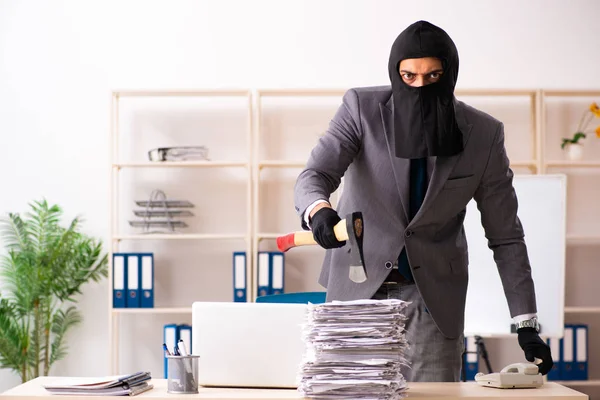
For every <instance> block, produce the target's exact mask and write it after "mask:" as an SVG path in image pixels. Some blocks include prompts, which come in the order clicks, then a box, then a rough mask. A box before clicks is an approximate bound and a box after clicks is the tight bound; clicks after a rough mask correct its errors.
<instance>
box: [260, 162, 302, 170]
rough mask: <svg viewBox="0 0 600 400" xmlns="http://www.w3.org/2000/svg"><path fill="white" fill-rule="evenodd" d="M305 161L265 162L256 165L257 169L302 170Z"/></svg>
mask: <svg viewBox="0 0 600 400" xmlns="http://www.w3.org/2000/svg"><path fill="white" fill-rule="evenodd" d="M305 166H306V161H287V160H267V161H261V162H259V163H258V168H259V169H260V168H265V167H272V168H304V167H305Z"/></svg>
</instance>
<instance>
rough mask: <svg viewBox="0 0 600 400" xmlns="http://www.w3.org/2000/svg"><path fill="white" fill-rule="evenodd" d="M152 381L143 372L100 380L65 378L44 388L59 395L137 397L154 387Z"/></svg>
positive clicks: (100, 378)
mask: <svg viewBox="0 0 600 400" xmlns="http://www.w3.org/2000/svg"><path fill="white" fill-rule="evenodd" d="M150 379H152V377H151V376H150V372H143V371H142V372H137V373H135V374H130V375H116V376H105V377H98V378H64V379H59V380H56V381H54V382H52V383H50V384H47V385H44V388H45V389H46V390H47V391H49V392H50V393H52V394H57V395H77V394H79V395H84V396H136V395H138V394H140V393H144V392H146V391H148V390H150V389H152V388H153V387H154V385H153V384H151V383H149V382H150Z"/></svg>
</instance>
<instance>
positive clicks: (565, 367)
mask: <svg viewBox="0 0 600 400" xmlns="http://www.w3.org/2000/svg"><path fill="white" fill-rule="evenodd" d="M573 333H574V332H573V325H570V324H565V330H564V335H563V338H562V339H560V340H561V342H562V358H561V360H562V361H561V367H562V368H561V369H560V377H561V379H562V380H565V381H572V380H574V379H575V378H574V377H573V370H574V369H575V349H574V345H575V340H574V339H573Z"/></svg>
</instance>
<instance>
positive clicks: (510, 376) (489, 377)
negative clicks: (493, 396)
mask: <svg viewBox="0 0 600 400" xmlns="http://www.w3.org/2000/svg"><path fill="white" fill-rule="evenodd" d="M475 381H476V382H477V383H478V384H480V385H482V386H489V387H495V388H501V389H516V388H538V387H540V386H542V385H543V384H544V379H543V377H542V374H540V373H539V371H538V366H537V365H535V364H533V363H514V364H510V365H507V366H506V367H504V368H502V370H501V371H500V372H494V373H491V374H484V373H482V372H479V373H478V374H477V375H475Z"/></svg>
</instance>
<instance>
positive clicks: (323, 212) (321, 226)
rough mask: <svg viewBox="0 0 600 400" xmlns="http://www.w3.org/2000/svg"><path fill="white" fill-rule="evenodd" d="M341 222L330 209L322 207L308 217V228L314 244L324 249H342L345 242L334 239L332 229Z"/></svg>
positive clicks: (336, 214)
mask: <svg viewBox="0 0 600 400" xmlns="http://www.w3.org/2000/svg"><path fill="white" fill-rule="evenodd" d="M340 221H341V218H340V216H339V215H338V213H337V212H336V211H335V210H334V209H333V208H331V207H323V208H321V209H319V210H318V211H317V212H315V213H314V215H313V216H312V217H310V227H311V230H312V233H313V237H314V238H315V240H316V242H317V243H318V244H319V245H320V246H321V247H323V248H324V249H334V248H337V247H342V246H344V245H345V244H346V241H345V240H344V241H341V242H340V241H339V240H337V238H336V237H335V233H334V232H333V227H334V226H335V224H337V223H338V222H340Z"/></svg>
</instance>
